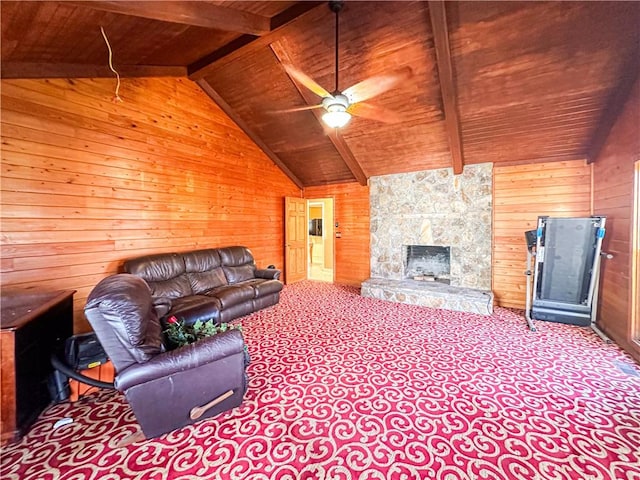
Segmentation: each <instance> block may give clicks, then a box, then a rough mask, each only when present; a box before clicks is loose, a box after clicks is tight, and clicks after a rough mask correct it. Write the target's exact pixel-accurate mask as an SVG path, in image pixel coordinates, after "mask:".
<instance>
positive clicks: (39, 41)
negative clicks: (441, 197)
mask: <svg viewBox="0 0 640 480" xmlns="http://www.w3.org/2000/svg"><path fill="white" fill-rule="evenodd" d="M1 17H2V45H1V60H2V65H1V70H0V72H1V74H2V77H3V78H52V77H71V78H73V77H110V76H112V75H113V73H112V72H111V71H110V70H109V69H108V67H107V57H106V47H105V42H104V39H103V37H102V34H101V32H100V27H103V28H104V30H105V32H106V34H107V35H108V39H109V42H110V45H111V48H112V50H113V62H114V66H115V67H116V69H117V70H118V71H119V73H120V74H121V76H123V77H125V78H126V77H135V76H186V77H188V78H190V79H191V80H193V81H195V82H197V83H198V85H199V86H200V87H201V88H202V89H203V90H204V92H206V93H207V94H208V95H209V96H210V97H211V98H212V100H214V101H215V102H216V103H218V105H220V106H221V107H222V108H223V109H224V110H225V111H226V112H227V113H228V114H229V115H230V116H231V118H232V119H234V120H235V121H236V123H237V124H238V125H239V126H240V127H241V128H242V129H243V130H245V132H246V133H247V134H248V135H249V136H250V137H251V138H252V139H253V140H254V141H255V142H256V143H257V144H258V145H259V146H260V147H261V148H262V149H263V150H264V151H265V153H266V154H267V155H268V156H269V157H271V158H272V160H273V161H274V162H275V163H276V164H278V165H279V166H280V167H281V168H282V169H283V171H284V172H285V173H286V174H287V175H288V176H289V177H290V178H291V179H292V180H293V181H294V182H295V183H296V184H298V185H299V186H300V187H303V186H311V185H321V184H328V183H339V182H349V181H358V182H360V183H362V184H365V183H366V181H367V178H368V177H370V176H374V175H385V174H390V173H400V172H407V171H417V170H426V169H432V168H442V167H453V169H454V171H455V172H456V173H460V172H461V171H462V169H463V167H464V165H466V164H475V163H482V162H535V161H540V160H544V161H553V160H566V159H577V158H586V159H587V160H593V159H594V158H595V157H596V156H597V154H598V152H599V149H600V147H601V145H602V143H603V141H604V138H605V137H606V134H607V132H608V128H610V125H611V124H612V122H613V120H614V119H615V117H616V116H617V113H618V112H619V110H620V109H621V107H622V105H623V103H624V101H625V99H626V96H627V94H628V92H629V91H630V89H631V86H632V85H633V82H634V81H635V79H636V78H637V76H638V68H639V67H638V66H639V65H640V53H639V51H640V2H591V1H584V2H579V1H576V2H503V1H497V2H480V1H472V2H446V3H445V2H441V1H439V0H437V1H428V2H405V1H401V2H366V1H353V2H350V1H347V2H346V3H345V5H344V8H343V9H342V11H341V12H340V16H339V19H340V24H339V33H340V36H339V55H340V62H339V85H338V88H339V89H340V90H344V89H345V88H347V87H349V86H351V85H354V84H356V83H358V82H360V81H362V80H364V79H366V78H369V77H372V76H376V75H383V74H387V73H392V72H395V71H398V70H399V69H405V71H406V69H407V68H410V70H411V73H412V75H411V77H410V78H409V79H408V80H405V81H402V82H400V83H399V84H398V85H396V86H395V87H394V88H392V89H390V90H388V91H386V92H384V93H382V94H381V95H379V96H376V97H375V98H373V99H371V100H370V102H369V103H371V104H372V105H374V106H376V107H379V108H383V109H387V110H388V111H390V112H393V113H395V114H396V115H392V114H391V113H389V115H388V116H386V117H385V118H386V119H387V120H392V121H388V122H380V121H375V120H372V119H369V118H364V117H354V118H353V119H352V120H351V122H350V123H349V124H348V125H347V126H346V127H344V128H342V129H340V130H339V131H335V130H330V129H327V128H326V127H324V126H323V124H322V123H321V121H320V118H319V114H320V113H322V110H307V111H298V112H287V113H282V112H278V111H280V110H284V109H288V108H292V107H298V106H305V105H313V104H316V103H319V102H320V98H319V97H317V96H316V95H315V94H314V93H312V92H310V91H309V90H308V89H306V88H305V87H304V86H301V85H300V84H299V83H298V82H296V81H295V80H293V79H292V77H290V76H289V74H287V71H286V70H285V69H284V68H283V64H287V63H288V64H291V65H293V66H295V67H296V68H297V69H299V70H301V71H303V72H304V73H306V74H307V75H308V76H310V77H311V78H312V79H314V80H315V81H316V82H317V83H318V84H319V85H321V86H323V87H324V88H325V89H326V90H328V91H333V90H334V88H335V85H334V81H335V52H334V45H335V43H334V42H335V31H334V25H335V23H334V22H335V16H334V14H333V13H332V12H331V11H330V10H329V8H328V7H327V3H326V2H286V1H282V2H273V1H207V2H205V1H198V2H189V1H186V2H182V1H142V2H130V1H86V2H83V1H64V2H51V1H48V2H25V1H19V2H10V1H2V3H1Z"/></svg>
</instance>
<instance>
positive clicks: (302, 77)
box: [282, 63, 332, 98]
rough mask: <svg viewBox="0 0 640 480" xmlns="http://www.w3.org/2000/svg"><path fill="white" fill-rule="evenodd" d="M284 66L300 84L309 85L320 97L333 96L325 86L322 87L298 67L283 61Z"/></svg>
mask: <svg viewBox="0 0 640 480" xmlns="http://www.w3.org/2000/svg"><path fill="white" fill-rule="evenodd" d="M282 66H283V67H284V69H285V70H286V71H287V73H288V74H289V75H290V76H291V77H293V78H295V79H296V80H297V81H298V82H300V84H302V85H304V86H305V87H307V88H308V89H309V90H311V91H312V92H313V93H315V94H316V95H318V96H319V97H322V98H325V97H331V96H332V95H331V94H330V93H329V92H327V91H326V90H325V89H324V88H322V87H321V86H320V85H318V84H317V83H316V82H315V80H313V79H312V78H311V77H309V76H308V75H307V74H306V73H302V72H301V71H300V70H298V69H297V68H296V67H294V66H291V65H287V64H284V63H283V64H282Z"/></svg>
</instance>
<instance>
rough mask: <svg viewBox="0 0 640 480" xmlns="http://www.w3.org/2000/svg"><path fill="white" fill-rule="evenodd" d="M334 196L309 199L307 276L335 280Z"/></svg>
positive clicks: (311, 278)
mask: <svg viewBox="0 0 640 480" xmlns="http://www.w3.org/2000/svg"><path fill="white" fill-rule="evenodd" d="M333 207H334V206H333V198H315V199H310V200H308V201H307V218H308V219H309V236H308V238H309V241H308V245H309V255H308V259H309V261H308V265H307V266H308V268H307V278H308V279H309V280H319V281H322V282H333V271H334V244H333V239H334V232H333V228H334V227H333V226H334V215H333Z"/></svg>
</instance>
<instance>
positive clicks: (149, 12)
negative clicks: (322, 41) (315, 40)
mask: <svg viewBox="0 0 640 480" xmlns="http://www.w3.org/2000/svg"><path fill="white" fill-rule="evenodd" d="M65 3H70V4H73V5H78V6H82V7H88V8H92V9H94V10H102V11H106V12H111V13H119V14H122V15H131V16H134V17H141V18H147V19H151V20H160V21H162V22H170V23H180V24H184V25H192V26H195V27H204V28H213V29H216V30H224V31H227V32H238V33H248V34H251V35H264V34H266V33H269V32H270V31H271V19H270V18H269V17H265V16H263V15H256V14H255V13H250V12H245V11H242V10H236V9H233V8H228V7H223V6H220V5H214V4H211V3H208V2H193V1H192V2H180V1H170V0H167V1H133V2H129V1H127V2H123V1H72V2H65Z"/></svg>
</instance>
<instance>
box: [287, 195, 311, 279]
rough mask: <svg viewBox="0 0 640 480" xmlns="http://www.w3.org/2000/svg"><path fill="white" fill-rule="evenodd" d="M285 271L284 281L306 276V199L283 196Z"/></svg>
mask: <svg viewBox="0 0 640 480" xmlns="http://www.w3.org/2000/svg"><path fill="white" fill-rule="evenodd" d="M284 203H285V233H284V243H285V271H284V275H285V277H284V279H285V282H286V283H295V282H299V281H300V280H305V279H306V278H307V201H306V200H305V199H304V198H293V197H285V199H284Z"/></svg>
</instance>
